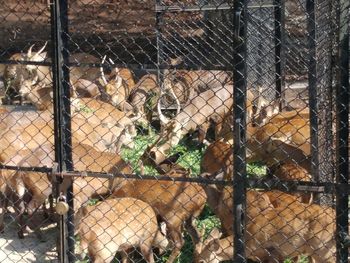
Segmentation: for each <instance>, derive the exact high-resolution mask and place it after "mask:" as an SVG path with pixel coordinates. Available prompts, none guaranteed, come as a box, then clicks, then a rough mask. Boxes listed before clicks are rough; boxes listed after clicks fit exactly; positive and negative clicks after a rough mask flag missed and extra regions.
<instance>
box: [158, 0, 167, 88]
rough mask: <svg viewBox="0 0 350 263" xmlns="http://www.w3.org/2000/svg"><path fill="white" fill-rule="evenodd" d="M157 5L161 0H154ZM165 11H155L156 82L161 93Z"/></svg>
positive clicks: (162, 85) (162, 86) (162, 84)
mask: <svg viewBox="0 0 350 263" xmlns="http://www.w3.org/2000/svg"><path fill="white" fill-rule="evenodd" d="M156 4H157V6H160V5H161V4H162V0H156ZM163 12H165V11H161V12H156V37H157V75H158V82H159V86H160V89H161V94H163V91H164V72H163V69H162V68H163V66H164V43H163V37H162V27H163V16H164V13H163Z"/></svg>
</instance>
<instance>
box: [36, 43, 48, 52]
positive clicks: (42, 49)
mask: <svg viewBox="0 0 350 263" xmlns="http://www.w3.org/2000/svg"><path fill="white" fill-rule="evenodd" d="M46 45H47V41H46V42H45V44H44V46H43V47H42V48H41V49H40V50H39V51H38V52H36V54H35V55H37V56H39V55H40V54H41V52H43V51H44V49H45V48H46Z"/></svg>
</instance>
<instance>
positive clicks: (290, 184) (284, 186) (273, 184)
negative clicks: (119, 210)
mask: <svg viewBox="0 0 350 263" xmlns="http://www.w3.org/2000/svg"><path fill="white" fill-rule="evenodd" d="M52 174H53V175H56V176H62V177H98V178H107V179H113V178H123V179H127V180H141V179H142V180H153V181H171V182H188V183H198V184H204V185H213V184H214V185H223V186H232V183H233V182H232V181H228V180H217V179H216V180H213V179H207V178H203V177H187V176H182V177H170V176H164V175H160V176H159V175H138V174H123V173H114V174H111V173H97V172H90V171H84V172H79V171H68V172H58V173H56V172H54V173H52ZM219 174H220V172H219V173H217V175H219ZM212 176H213V175H212ZM213 177H215V176H213ZM248 177H249V179H247V180H246V182H245V183H246V187H247V188H251V189H252V188H255V189H256V188H258V189H264V190H281V191H285V192H314V193H328V194H332V193H336V192H337V191H342V192H343V193H346V194H348V195H350V185H348V184H338V183H332V182H307V181H285V180H277V179H270V178H264V179H261V178H257V177H256V175H254V174H248ZM254 177H255V178H254Z"/></svg>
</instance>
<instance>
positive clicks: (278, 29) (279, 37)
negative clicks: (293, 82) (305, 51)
mask: <svg viewBox="0 0 350 263" xmlns="http://www.w3.org/2000/svg"><path fill="white" fill-rule="evenodd" d="M273 4H274V14H275V70H276V73H275V78H276V99H281V97H282V88H283V87H284V77H285V75H284V61H285V60H284V52H283V47H284V38H285V34H284V10H285V5H284V0H274V3H273ZM282 104H283V101H282V100H280V103H279V108H280V110H282Z"/></svg>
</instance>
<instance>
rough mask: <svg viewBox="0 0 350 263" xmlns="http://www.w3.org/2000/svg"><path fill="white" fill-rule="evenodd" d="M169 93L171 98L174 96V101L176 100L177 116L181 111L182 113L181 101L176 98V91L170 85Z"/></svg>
mask: <svg viewBox="0 0 350 263" xmlns="http://www.w3.org/2000/svg"><path fill="white" fill-rule="evenodd" d="M169 93H170V94H171V96H173V97H174V99H175V102H176V114H179V113H180V111H181V104H180V101H179V99H178V97H176V94H175V91H174V89H173V88H172V86H171V85H170V87H169Z"/></svg>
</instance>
